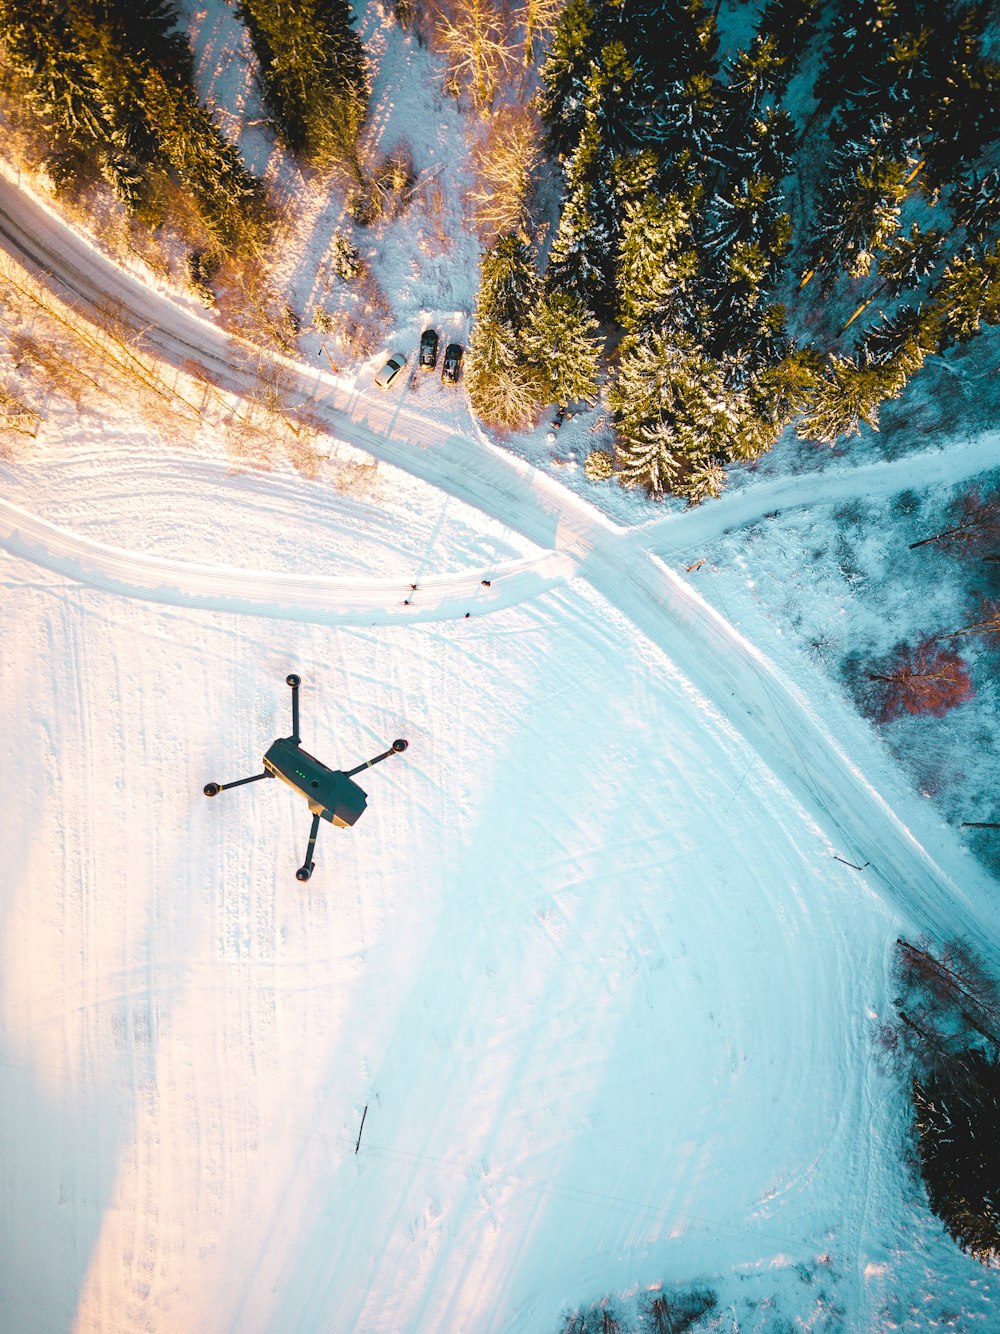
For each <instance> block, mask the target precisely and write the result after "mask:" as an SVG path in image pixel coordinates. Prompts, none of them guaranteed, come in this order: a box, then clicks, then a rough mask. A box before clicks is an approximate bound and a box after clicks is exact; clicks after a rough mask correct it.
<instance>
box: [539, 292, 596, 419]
mask: <svg viewBox="0 0 1000 1334" xmlns="http://www.w3.org/2000/svg"><path fill="white" fill-rule="evenodd" d="M599 330H600V326H599V325H598V323H597V320H596V319H595V318H594V316H593V315H592V314H591V313H590V311H589V310H588V309H587V307H586V306H585V305H584V304H583V302H582V301H581V300H580V298H579V297H577V296H574V295H573V294H572V293H571V292H561V291H554V292H553V291H549V292H547V293H546V294H545V295H544V296H543V297H542V299H541V301H539V302H538V304H537V305H536V306H535V307H534V309H533V310H532V311H531V313H530V315H529V317H528V322H527V324H526V326H525V329H524V359H525V361H526V362H527V363H528V364H529V365H530V366H531V367H532V368H533V370H534V371H535V372H536V373H537V376H538V381H539V383H540V385H541V387H542V392H543V393H544V395H545V397H546V399H548V400H549V401H551V402H558V403H563V404H565V403H569V402H577V401H579V402H585V403H593V402H595V401H596V399H597V382H598V372H599V367H600V356H601V347H602V343H603V340H602V339H601V337H600V332H599Z"/></svg>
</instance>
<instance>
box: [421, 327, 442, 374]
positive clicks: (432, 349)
mask: <svg viewBox="0 0 1000 1334" xmlns="http://www.w3.org/2000/svg"><path fill="white" fill-rule="evenodd" d="M437 362H438V336H437V333H436V331H435V330H434V329H425V330H424V331H423V333H422V334H421V335H420V369H421V370H422V371H432V370H433V369H434V367H435V366H436V365H437Z"/></svg>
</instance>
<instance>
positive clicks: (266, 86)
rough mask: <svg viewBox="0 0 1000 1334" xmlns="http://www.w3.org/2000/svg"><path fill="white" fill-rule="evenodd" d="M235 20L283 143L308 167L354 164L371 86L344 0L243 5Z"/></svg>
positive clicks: (253, 0) (256, 0)
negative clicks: (243, 30)
mask: <svg viewBox="0 0 1000 1334" xmlns="http://www.w3.org/2000/svg"><path fill="white" fill-rule="evenodd" d="M239 13H240V15H241V17H242V18H243V20H244V22H245V23H246V25H247V28H248V30H249V32H250V39H251V42H252V43H253V49H254V52H255V54H256V56H257V60H258V62H259V65H260V77H261V83H262V85H263V92H264V100H265V103H266V104H267V107H268V110H269V111H270V112H271V115H272V116H273V118H274V123H275V127H276V129H277V131H278V134H279V135H280V137H281V139H282V140H283V141H284V143H285V144H287V146H288V147H289V148H290V149H291V150H292V151H293V152H295V153H300V154H301V155H302V156H303V157H305V158H306V159H308V160H309V161H312V162H317V163H323V164H325V163H329V162H331V161H333V160H334V159H338V160H341V161H351V160H353V158H354V156H355V153H356V147H355V146H356V141H357V136H358V133H359V131H360V129H361V126H362V123H363V121H364V116H365V108H366V104H367V96H368V86H367V69H366V64H365V56H364V51H363V49H362V46H361V39H360V38H359V37H358V35H357V33H356V32H355V31H354V28H353V26H352V25H353V19H352V17H351V9H350V5H349V4H348V3H347V0H240V4H239Z"/></svg>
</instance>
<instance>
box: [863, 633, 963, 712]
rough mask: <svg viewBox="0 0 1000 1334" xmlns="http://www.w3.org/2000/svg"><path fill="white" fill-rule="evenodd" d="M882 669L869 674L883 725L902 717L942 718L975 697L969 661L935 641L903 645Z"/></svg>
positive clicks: (885, 662)
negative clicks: (922, 715) (921, 715)
mask: <svg viewBox="0 0 1000 1334" xmlns="http://www.w3.org/2000/svg"><path fill="white" fill-rule="evenodd" d="M878 665H879V666H880V668H881V670H879V671H875V672H869V673H868V679H869V680H870V681H872V682H874V683H875V685H876V689H877V694H878V696H879V698H878V705H877V714H876V717H877V720H878V722H880V723H885V722H889V721H891V719H893V718H896V717H898V715H899V714H901V713H913V714H920V713H929V714H930V715H931V716H932V717H934V718H940V717H942V715H944V714H946V713H947V712H948V710H949V709H954V708H956V707H957V706H958V705H959V704H964V703H965V702H966V700H970V699H971V698H972V696H973V693H974V692H973V688H972V681H971V679H970V677H969V669H968V665H967V664H966V662H965V660H964V659H963V658H961V657H960V656H959V655H958V654H957V653H956V652H955V651H954V650H953V649H947V648H942V647H941V645H940V644H938V643H936V642H935V641H934V640H933V639H925V640H924V641H923V642H922V643H920V644H917V645H916V646H911V645H909V644H903V645H901V646H900V647H899V648H898V649H897V650H896V651H895V652H894V653H893V655H892V656H891V657H890V658H889V659H887V660H886V661H884V662H883V663H881V664H878Z"/></svg>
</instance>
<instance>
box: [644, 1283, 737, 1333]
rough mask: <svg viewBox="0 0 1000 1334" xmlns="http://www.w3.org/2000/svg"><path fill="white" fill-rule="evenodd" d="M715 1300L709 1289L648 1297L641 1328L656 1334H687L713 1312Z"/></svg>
mask: <svg viewBox="0 0 1000 1334" xmlns="http://www.w3.org/2000/svg"><path fill="white" fill-rule="evenodd" d="M718 1300H719V1299H718V1297H717V1296H716V1294H715V1293H714V1292H712V1291H711V1289H708V1288H690V1289H688V1290H686V1291H676V1292H671V1291H670V1290H669V1289H661V1290H660V1291H659V1292H655V1293H649V1294H648V1297H647V1300H646V1303H645V1306H644V1308H643V1312H642V1318H643V1328H644V1329H646V1328H648V1329H651V1330H653V1331H655V1334H686V1331H687V1330H689V1329H694V1328H695V1327H696V1326H697V1325H698V1324H700V1322H701V1321H702V1319H703V1318H704V1317H705V1316H707V1315H708V1314H710V1312H712V1311H714V1310H715V1307H716V1306H717V1304H718Z"/></svg>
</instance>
